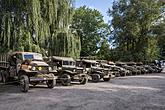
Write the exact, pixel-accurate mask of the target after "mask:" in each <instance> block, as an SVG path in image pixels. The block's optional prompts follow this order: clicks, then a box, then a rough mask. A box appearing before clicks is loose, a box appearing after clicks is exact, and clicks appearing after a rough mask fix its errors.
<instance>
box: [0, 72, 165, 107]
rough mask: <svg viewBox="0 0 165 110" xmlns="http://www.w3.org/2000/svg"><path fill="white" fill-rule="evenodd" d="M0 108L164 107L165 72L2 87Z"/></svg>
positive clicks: (0, 88) (0, 90)
mask: <svg viewBox="0 0 165 110" xmlns="http://www.w3.org/2000/svg"><path fill="white" fill-rule="evenodd" d="M0 110H165V74H150V75H140V76H139V75H138V76H130V77H123V78H115V79H113V80H111V81H110V82H100V83H88V84H87V85H78V84H73V86H69V87H63V86H57V87H55V88H54V89H48V88H46V86H45V87H43V86H42V87H41V86H40V87H39V86H37V87H35V88H31V89H30V91H29V92H28V93H21V92H20V91H19V87H18V86H13V85H5V86H2V85H1V87H0Z"/></svg>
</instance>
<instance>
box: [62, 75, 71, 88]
mask: <svg viewBox="0 0 165 110" xmlns="http://www.w3.org/2000/svg"><path fill="white" fill-rule="evenodd" d="M60 80H61V83H62V85H63V86H69V85H70V84H71V78H70V75H68V74H62V75H61V77H60Z"/></svg>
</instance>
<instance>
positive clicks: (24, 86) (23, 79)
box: [20, 75, 29, 92]
mask: <svg viewBox="0 0 165 110" xmlns="http://www.w3.org/2000/svg"><path fill="white" fill-rule="evenodd" d="M20 89H21V91H22V92H28V90H29V78H28V76H26V75H21V76H20Z"/></svg>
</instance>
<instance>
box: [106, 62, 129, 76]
mask: <svg viewBox="0 0 165 110" xmlns="http://www.w3.org/2000/svg"><path fill="white" fill-rule="evenodd" d="M108 65H111V68H112V71H114V72H115V71H116V73H117V74H116V75H117V76H127V75H130V74H131V71H129V70H127V69H125V68H122V67H120V66H116V65H115V63H114V62H108ZM117 71H118V72H117Z"/></svg>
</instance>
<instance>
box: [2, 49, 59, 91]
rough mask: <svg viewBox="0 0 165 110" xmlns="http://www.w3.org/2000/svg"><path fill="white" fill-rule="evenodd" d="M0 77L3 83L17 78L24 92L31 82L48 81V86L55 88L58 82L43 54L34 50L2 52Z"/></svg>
mask: <svg viewBox="0 0 165 110" xmlns="http://www.w3.org/2000/svg"><path fill="white" fill-rule="evenodd" d="M0 77H1V78H0V79H1V82H3V83H6V82H8V81H9V80H13V79H16V80H17V81H18V82H19V85H20V89H21V91H22V92H28V90H29V84H31V85H33V86H35V85H37V84H39V83H43V82H46V84H47V86H48V88H53V87H54V86H55V84H56V78H55V76H54V74H53V71H51V68H50V67H49V65H48V64H47V63H46V62H44V61H43V58H42V55H41V54H39V53H33V52H13V53H11V54H1V55H0Z"/></svg>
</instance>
